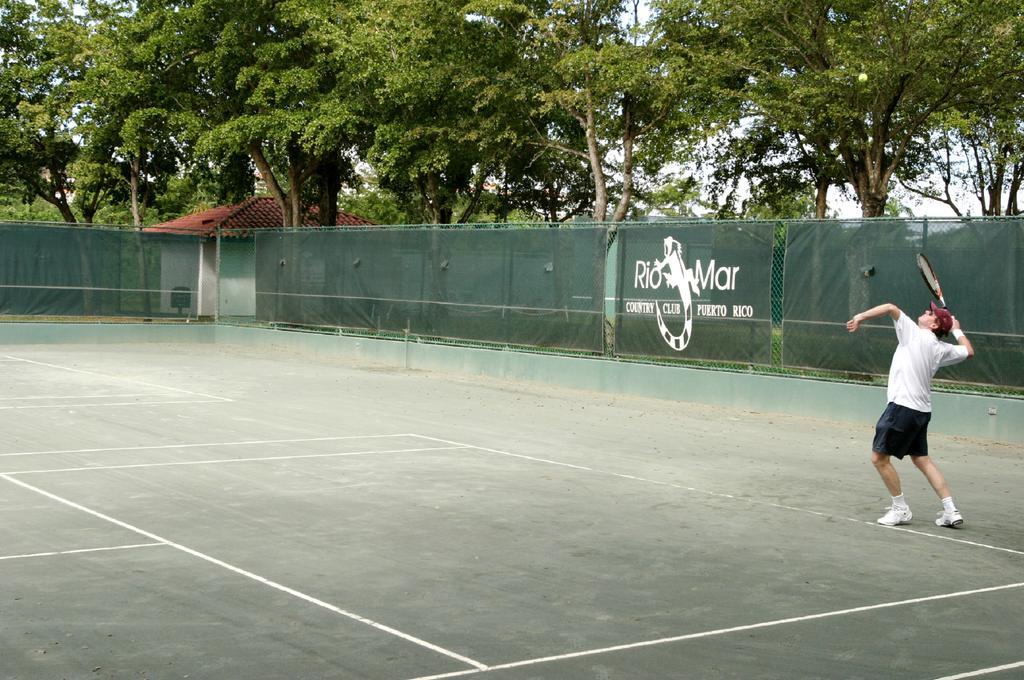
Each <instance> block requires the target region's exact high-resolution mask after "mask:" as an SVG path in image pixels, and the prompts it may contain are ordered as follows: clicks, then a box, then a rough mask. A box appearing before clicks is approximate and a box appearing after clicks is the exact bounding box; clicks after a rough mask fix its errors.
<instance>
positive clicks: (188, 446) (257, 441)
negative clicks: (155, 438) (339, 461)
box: [0, 434, 422, 458]
mask: <svg viewBox="0 0 1024 680" xmlns="http://www.w3.org/2000/svg"><path fill="white" fill-rule="evenodd" d="M387 437H416V438H417V439H422V437H420V436H419V435H415V434H357V435H350V436H346V437H304V438H302V439H245V440H242V441H237V442H206V443H196V444H158V445H155V446H116V447H104V448H99V449H55V450H53V451H15V452H13V453H0V458H4V457H6V456H42V455H47V454H57V453H106V452H108V451H155V450H159V449H193V448H206V447H211V448H212V447H214V446H250V445H252V446H256V445H261V444H305V443H308V442H333V441H341V440H344V439H384V438H387Z"/></svg>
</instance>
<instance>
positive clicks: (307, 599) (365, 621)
mask: <svg viewBox="0 0 1024 680" xmlns="http://www.w3.org/2000/svg"><path fill="white" fill-rule="evenodd" d="M0 479H5V480H7V481H8V482H10V483H11V484H17V485H18V486H20V487H22V488H24V489H28V490H29V491H34V492H36V493H38V494H40V495H42V496H45V497H47V498H49V499H51V500H54V501H56V502H58V503H62V504H64V505H66V506H68V507H70V508H74V509H75V510H80V511H81V512H84V513H86V514H89V515H92V516H93V517H96V518H99V519H102V520H104V521H106V522H110V523H111V524H115V525H117V526H119V527H121V528H123V529H127V530H129V531H133V532H135V533H137V534H140V535H142V536H145V537H146V538H149V539H151V540H154V541H158V542H160V543H163V544H164V545H168V546H170V547H172V548H174V549H176V550H180V551H182V552H183V553H186V554H188V555H192V556H193V557H198V558H199V559H201V560H205V561H206V562H209V563H210V564H215V565H217V566H218V567H222V568H224V569H227V570H228V571H232V572H234V573H236V574H238V575H240V576H244V577H246V578H248V579H252V580H253V581H256V582H257V583H262V584H263V585H265V586H268V587H270V588H273V589H275V590H279V591H281V592H282V593H287V594H288V595H291V596H292V597H296V598H298V599H300V600H303V601H305V602H308V603H310V604H313V605H316V606H318V607H322V608H324V609H326V610H328V611H332V612H334V613H335V614H340V615H341V616H344V617H346V618H349V619H352V620H353V621H358V622H359V623H362V624H365V625H367V626H370V627H371V628H376V629H377V630H380V631H383V632H385V633H389V634H391V635H393V636H395V637H398V638H401V639H402V640H405V641H406V642H411V643H413V644H415V645H419V646H420V647H425V648H426V649H429V650H431V651H433V652H437V653H438V654H443V655H444V656H447V657H449V658H452V659H456V660H457V661H461V662H462V663H464V664H467V665H469V666H473V667H474V668H478V669H481V670H482V669H485V668H487V666H486V665H484V664H482V663H480V662H479V661H475V660H473V659H470V658H469V657H465V656H462V655H461V654H457V653H455V652H453V651H450V650H447V649H445V648H443V647H439V646H438V645H435V644H433V643H430V642H427V641H426V640H422V639H420V638H418V637H415V636H413V635H409V634H408V633H403V632H402V631H400V630H398V629H396V628H392V627H390V626H386V625H384V624H382V623H378V622H377V621H374V620H372V619H368V618H366V617H365V616H360V615H359V614H356V613H354V612H350V611H346V610H344V609H342V608H340V607H338V606H335V605H333V604H331V603H329V602H325V601H323V600H320V599H317V598H315V597H313V596H311V595H307V594H305V593H303V592H300V591H298V590H295V589H294V588H289V587H288V586H286V585H282V584H280V583H277V582H276V581H271V580H270V579H268V578H264V577H262V576H260V575H258V574H254V573H253V572H251V571H246V570H245V569H242V568H240V567H236V566H235V565H233V564H229V563H227V562H224V561H223V560H219V559H217V558H216V557H213V556H211V555H207V554H206V553H202V552H199V551H198V550H194V549H192V548H189V547H188V546H185V545H182V544H180V543H175V542H174V541H171V540H168V539H166V538H163V537H162V536H158V535H156V534H154V533H152V532H150V531H146V530H145V529H140V528H139V527H137V526H134V525H132V524H128V523H127V522H122V521H121V520H119V519H115V518H113V517H111V516H109V515H104V514H103V513H101V512H98V511H96V510H92V509H90V508H87V507H85V506H84V505H79V504H78V503H75V502H74V501H70V500H68V499H66V498H62V497H61V496H58V495H56V494H52V493H50V492H49V491H44V490H42V489H40V488H38V487H35V486H32V485H31V484H27V483H25V482H23V481H21V480H19V479H14V478H13V477H11V476H10V475H6V474H0Z"/></svg>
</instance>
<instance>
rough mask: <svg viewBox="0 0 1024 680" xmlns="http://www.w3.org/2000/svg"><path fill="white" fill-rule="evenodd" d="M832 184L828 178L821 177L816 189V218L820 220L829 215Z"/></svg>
mask: <svg viewBox="0 0 1024 680" xmlns="http://www.w3.org/2000/svg"><path fill="white" fill-rule="evenodd" d="M831 184H832V182H830V181H829V179H828V178H827V177H819V178H818V180H817V186H815V188H814V216H815V217H817V218H818V219H819V220H823V219H825V217H826V216H827V215H828V188H829V186H830V185H831Z"/></svg>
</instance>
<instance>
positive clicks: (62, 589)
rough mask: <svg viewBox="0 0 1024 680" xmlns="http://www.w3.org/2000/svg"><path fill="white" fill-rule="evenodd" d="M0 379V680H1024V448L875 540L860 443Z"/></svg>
mask: <svg viewBox="0 0 1024 680" xmlns="http://www.w3.org/2000/svg"><path fill="white" fill-rule="evenodd" d="M0 376H2V377H0V428H2V432H3V438H2V441H0V583H2V586H0V678H4V679H9V678H18V679H21V680H27V679H36V678H246V679H256V678H341V679H359V678H371V679H374V680H376V679H382V680H384V679H386V680H412V679H413V678H418V679H425V678H447V677H467V678H472V677H476V678H480V680H527V679H530V680H538V679H546V680H583V679H602V680H614V679H623V680H655V679H658V680H661V679H665V678H780V679H783V678H786V679H791V678H871V679H877V678H908V679H915V680H916V679H922V680H926V679H927V680H934V679H936V678H967V677H985V678H993V679H996V678H998V679H999V680H1005V679H1007V678H1021V677H1024V644H1022V642H1024V634H1022V631H1024V526H1022V523H1021V516H1020V507H1021V504H1020V497H1021V495H1020V490H1021V489H1022V488H1024V446H1020V445H1014V444H998V443H993V442H987V441H980V440H969V439H958V438H950V437H940V436H933V437H932V441H931V447H932V452H933V455H934V456H935V458H936V460H937V462H938V463H939V465H940V467H941V468H942V469H943V471H944V472H945V473H946V475H947V477H948V479H949V481H950V483H951V485H952V487H953V490H954V493H955V495H956V498H957V501H958V504H959V505H960V507H961V510H962V511H963V513H964V516H965V520H966V524H965V526H964V528H963V529H962V530H959V531H957V530H950V529H942V528H939V527H936V526H935V525H934V524H933V519H934V517H935V513H936V512H937V511H938V510H939V507H940V506H939V503H938V501H937V500H936V499H935V498H934V497H933V495H932V493H931V491H930V489H929V488H928V487H927V484H926V482H925V480H924V478H923V477H922V476H921V475H920V474H919V473H918V472H917V471H916V470H915V469H913V466H912V465H911V464H910V463H909V461H907V462H904V463H901V464H899V465H898V470H899V471H900V473H901V475H902V476H903V480H904V488H905V493H906V495H907V497H908V499H909V501H910V503H911V507H912V509H913V511H914V513H915V517H914V521H913V523H912V524H911V525H909V526H906V527H900V528H884V527H880V526H877V525H876V524H875V519H876V518H877V517H879V516H880V515H881V514H882V513H883V512H884V506H885V505H886V500H887V498H886V496H885V495H884V487H883V486H882V484H881V482H880V480H879V479H878V478H877V475H876V473H875V472H874V470H873V469H872V467H871V464H870V462H869V459H868V454H869V451H868V448H869V446H870V440H871V434H872V430H873V423H870V422H865V423H863V424H861V425H849V424H839V423H835V422H828V421H824V420H813V419H801V418H796V417H792V416H777V415H772V414H767V413H750V412H743V411H731V410H728V409H720V408H711V407H707V406H700V405H695V404H689V403H680V402H670V401H659V400H654V399H642V398H634V397H619V396H609V395H608V394H598V393H592V392H583V391H573V390H568V389H564V390H563V389H553V388H550V387H540V386H537V385H531V384H528V383H508V382H501V381H497V380H490V379H478V378H467V377H460V376H457V375H453V374H444V373H433V372H425V371H410V370H402V369H395V368H387V367H381V366H373V365H367V364H353V363H346V362H344V361H341V360H326V359H316V358H313V357H311V356H301V355H296V354H289V353H285V352H278V351H274V350H272V349H266V350H253V349H244V350H243V349H239V348H233V347H231V346H213V347H211V346H198V345H190V344H180V345H179V344H159V345H157V344H154V345H135V346H132V345H96V346H83V345H75V346H53V345H50V346H27V345H21V346H13V345H12V346H3V347H0ZM882 406H883V404H881V403H879V410H881V408H882ZM935 417H936V418H937V419H938V418H941V417H942V414H941V413H936V415H935Z"/></svg>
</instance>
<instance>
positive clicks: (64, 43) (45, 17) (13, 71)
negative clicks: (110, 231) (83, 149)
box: [0, 0, 90, 222]
mask: <svg viewBox="0 0 1024 680" xmlns="http://www.w3.org/2000/svg"><path fill="white" fill-rule="evenodd" d="M26 9H27V10H28V13H27V14H26ZM3 11H4V15H5V19H8V20H9V21H10V24H8V22H7V21H5V22H4V25H5V28H4V30H3V33H4V34H5V35H6V36H8V37H7V40H8V41H9V42H12V41H13V42H12V45H11V51H10V52H7V51H6V50H5V54H4V56H3V58H4V60H5V61H6V62H7V64H5V67H6V68H5V69H4V72H5V74H6V75H5V77H4V79H5V81H6V82H5V83H4V86H5V92H4V94H3V95H2V96H3V98H4V99H5V100H6V101H5V108H6V109H7V112H6V116H5V120H4V126H3V132H2V134H3V135H4V137H5V139H4V142H5V143H4V146H3V151H0V154H3V161H2V162H3V164H4V166H6V167H7V168H9V169H10V168H13V169H14V173H15V175H14V177H15V178H16V182H17V184H18V185H19V186H20V188H21V190H22V192H23V196H24V197H25V198H26V199H27V200H31V199H32V198H34V197H39V198H41V199H43V200H45V201H46V202H48V203H50V204H51V205H53V206H54V207H55V208H56V209H57V210H58V211H59V213H60V215H61V219H63V220H64V221H66V222H77V221H78V219H77V217H76V215H75V213H74V211H73V210H72V205H71V203H72V198H73V196H74V194H75V188H76V187H75V182H74V178H73V176H72V175H71V173H70V167H71V165H72V163H73V162H74V161H75V160H76V159H77V158H78V156H79V145H78V141H77V140H76V139H75V135H74V133H75V123H74V110H75V107H76V105H77V99H76V87H77V84H78V83H79V82H80V81H81V79H82V76H83V73H84V72H85V70H86V69H87V68H88V66H89V64H90V55H89V48H88V45H89V30H88V26H87V23H86V20H85V18H84V17H79V16H76V14H75V11H74V8H73V7H72V6H71V5H70V4H68V3H62V2H60V1H59V0H38V2H34V3H31V4H29V5H28V6H27V7H26V5H25V4H23V3H18V2H7V3H6V4H5V6H4V10H3ZM7 87H11V88H12V89H10V90H8V89H6V88H7ZM12 104H13V106H12Z"/></svg>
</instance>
